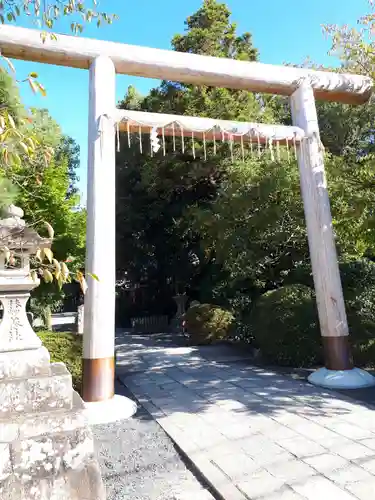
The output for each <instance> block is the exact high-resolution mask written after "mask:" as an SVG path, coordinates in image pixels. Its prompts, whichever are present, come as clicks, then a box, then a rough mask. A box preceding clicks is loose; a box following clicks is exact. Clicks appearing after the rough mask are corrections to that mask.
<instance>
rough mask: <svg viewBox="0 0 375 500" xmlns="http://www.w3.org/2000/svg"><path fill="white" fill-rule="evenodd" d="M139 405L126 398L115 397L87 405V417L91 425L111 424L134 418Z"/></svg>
mask: <svg viewBox="0 0 375 500" xmlns="http://www.w3.org/2000/svg"><path fill="white" fill-rule="evenodd" d="M136 411H137V405H136V403H135V402H134V401H132V400H131V399H129V398H127V397H125V396H119V395H117V394H116V395H115V396H114V397H113V398H112V399H107V400H106V401H98V402H97V403H85V416H86V418H87V420H88V423H89V425H99V424H109V423H110V422H117V421H118V420H125V419H127V418H130V417H132V416H133V415H134V414H135V413H136Z"/></svg>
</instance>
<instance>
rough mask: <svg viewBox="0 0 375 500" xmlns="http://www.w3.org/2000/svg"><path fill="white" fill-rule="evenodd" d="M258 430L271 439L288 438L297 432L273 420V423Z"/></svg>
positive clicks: (293, 436)
mask: <svg viewBox="0 0 375 500" xmlns="http://www.w3.org/2000/svg"><path fill="white" fill-rule="evenodd" d="M260 432H261V434H264V435H265V436H267V437H268V438H269V439H272V440H276V439H277V440H280V439H290V438H295V437H298V434H297V432H295V431H294V430H292V429H290V428H289V427H286V426H285V425H282V424H279V423H278V422H275V421H273V423H272V424H270V425H269V426H268V427H266V428H264V429H261V431H260Z"/></svg>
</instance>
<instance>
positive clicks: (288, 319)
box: [244, 259, 375, 367]
mask: <svg viewBox="0 0 375 500" xmlns="http://www.w3.org/2000/svg"><path fill="white" fill-rule="evenodd" d="M340 274H341V281H342V286H343V290H344V298H345V305H346V312H347V316H348V324H349V332H350V343H351V345H352V350H353V357H354V361H355V364H356V365H359V366H367V367H373V366H375V264H374V263H373V262H371V261H370V260H368V259H363V260H359V261H353V262H346V263H342V264H340ZM307 275H308V274H306V276H307ZM306 281H307V280H306ZM244 323H245V325H246V327H247V330H246V331H247V334H248V336H249V340H250V342H252V344H253V345H254V346H256V347H258V348H260V350H261V353H262V356H263V357H264V358H265V360H267V361H269V362H271V363H276V364H279V365H284V366H296V367H298V366H314V365H316V364H320V363H322V362H323V357H322V347H321V339H320V329H319V322H318V316H317V310H316V305H315V296H314V291H313V289H312V288H310V287H309V286H306V285H303V284H294V285H293V284H292V285H287V286H284V287H282V288H279V289H277V290H274V291H272V292H268V293H266V294H264V295H263V296H262V297H261V298H260V299H259V300H258V301H257V303H256V304H255V306H254V308H253V310H252V312H251V314H250V316H249V318H248V319H247V320H246V321H245V322H244Z"/></svg>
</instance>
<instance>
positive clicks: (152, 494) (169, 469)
mask: <svg viewBox="0 0 375 500" xmlns="http://www.w3.org/2000/svg"><path fill="white" fill-rule="evenodd" d="M116 389H117V390H116V392H117V394H123V395H125V396H128V397H132V396H131V395H130V393H129V392H128V390H127V389H126V388H125V387H124V386H122V385H121V384H118V385H117V388H116ZM94 435H95V439H96V448H97V453H98V458H99V462H100V466H101V470H102V475H103V479H104V482H105V484H106V488H107V500H130V499H131V500H191V499H194V500H213V497H212V496H211V494H210V493H209V492H208V491H207V490H206V489H204V487H203V486H202V485H201V484H200V483H199V481H198V480H197V479H196V478H195V476H194V475H193V474H192V472H191V471H190V470H189V469H188V468H187V466H186V464H185V463H184V462H183V461H182V459H181V457H180V456H179V454H178V453H177V451H176V449H175V448H174V446H173V443H172V441H171V440H170V439H169V437H168V436H167V435H166V434H165V433H164V431H163V430H162V429H161V428H160V426H159V425H158V424H157V423H156V422H155V421H154V420H153V419H152V417H151V416H150V415H149V414H148V413H147V412H146V411H145V410H144V409H143V408H139V410H138V412H137V414H136V415H135V416H134V417H133V418H131V419H128V420H123V421H120V422H115V423H112V424H106V425H97V426H95V427H94Z"/></svg>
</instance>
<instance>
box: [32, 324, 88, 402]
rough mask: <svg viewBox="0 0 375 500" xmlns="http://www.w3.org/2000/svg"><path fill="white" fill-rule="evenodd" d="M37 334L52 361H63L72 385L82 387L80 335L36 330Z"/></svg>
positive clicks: (76, 388)
mask: <svg viewBox="0 0 375 500" xmlns="http://www.w3.org/2000/svg"><path fill="white" fill-rule="evenodd" d="M38 336H39V338H40V339H41V341H42V342H43V345H44V347H46V349H48V352H49V353H50V356H51V362H52V363H65V365H66V367H67V369H68V370H69V372H70V373H71V375H72V380H73V387H74V389H75V390H76V391H78V392H81V388H82V337H81V336H80V335H73V334H71V333H54V332H38Z"/></svg>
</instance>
